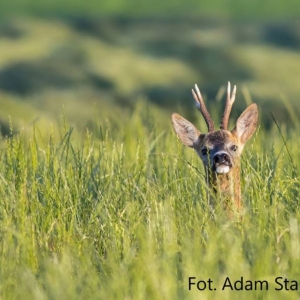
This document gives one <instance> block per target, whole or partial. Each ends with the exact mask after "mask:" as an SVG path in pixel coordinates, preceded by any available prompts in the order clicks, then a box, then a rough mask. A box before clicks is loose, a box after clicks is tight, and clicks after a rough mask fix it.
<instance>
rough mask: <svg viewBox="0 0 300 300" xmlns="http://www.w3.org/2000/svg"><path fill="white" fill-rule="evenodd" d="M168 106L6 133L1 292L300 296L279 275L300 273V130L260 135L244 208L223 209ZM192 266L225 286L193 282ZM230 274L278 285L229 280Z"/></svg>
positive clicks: (247, 160)
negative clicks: (89, 126)
mask: <svg viewBox="0 0 300 300" xmlns="http://www.w3.org/2000/svg"><path fill="white" fill-rule="evenodd" d="M156 117H157V116H156V114H155V113H152V112H151V111H149V110H147V108H146V107H143V106H141V107H139V108H137V109H136V110H135V112H134V113H133V114H132V116H131V119H130V121H126V123H125V124H124V123H121V120H120V121H119V122H120V123H119V124H117V123H115V124H114V123H110V122H107V123H103V124H95V126H94V128H95V130H94V132H93V133H90V132H86V134H85V135H84V136H83V137H80V135H79V134H78V132H77V133H76V132H74V130H72V129H68V126H66V125H65V126H64V125H62V126H60V128H59V130H58V131H60V133H61V134H60V135H56V134H52V133H51V130H49V134H48V135H45V134H43V135H40V134H39V131H38V125H36V126H37V127H34V128H33V129H32V133H31V134H30V137H28V136H27V135H26V134H23V133H22V132H21V133H20V134H19V135H15V136H13V137H12V138H7V139H3V141H2V142H1V155H0V165H1V172H0V199H1V201H0V240H1V243H0V260H1V261H0V297H1V299H275V298H276V299H298V298H299V291H298V292H297V291H276V290H274V288H275V285H274V284H273V282H274V278H275V277H277V276H282V277H284V278H285V277H286V278H289V279H290V280H292V279H293V280H298V282H299V280H300V271H299V259H300V242H299V221H300V213H299V205H298V199H299V197H298V195H299V192H300V188H299V163H298V161H297V158H298V157H299V142H298V141H297V131H296V130H295V129H286V128H284V127H281V128H280V130H281V134H282V136H281V135H280V134H279V130H278V128H277V127H276V126H274V128H273V129H271V130H270V131H268V132H267V131H265V129H264V128H260V129H259V131H258V132H257V133H256V135H255V137H254V138H252V140H251V141H250V142H249V143H248V145H247V146H246V150H245V153H244V155H243V161H242V168H243V170H242V174H243V182H242V183H243V201H244V206H245V211H244V213H243V218H242V220H237V219H235V218H231V219H230V218H229V217H228V215H227V214H226V213H225V212H224V211H223V210H222V205H217V207H216V208H215V210H214V211H212V210H211V208H210V207H209V205H208V202H207V198H206V185H205V180H204V177H203V169H202V166H201V163H200V160H199V159H198V158H197V157H196V155H195V154H194V153H193V152H192V151H191V150H189V149H187V148H184V147H183V146H182V145H181V144H180V143H179V141H178V140H177V139H176V137H175V134H174V133H173V132H172V129H171V126H170V127H167V128H163V127H161V126H160V125H158V123H157V122H156V121H155V120H156ZM166 117H167V116H166ZM115 122H118V121H115ZM117 125H118V126H117ZM121 125H122V126H121ZM116 128H117V129H118V130H116ZM283 139H284V140H283ZM288 153H289V154H288ZM191 276H195V277H197V279H198V280H200V279H203V280H208V279H209V278H211V279H212V280H213V281H214V287H216V289H217V290H216V291H209V290H205V291H201V292H200V291H197V289H195V288H194V287H193V288H192V290H191V291H189V289H188V278H189V277H191ZM227 276H229V277H230V279H232V280H237V279H240V277H241V276H243V277H244V278H245V280H246V279H248V280H267V281H269V283H270V285H269V290H268V291H230V290H222V285H223V283H224V280H225V278H226V277H227Z"/></svg>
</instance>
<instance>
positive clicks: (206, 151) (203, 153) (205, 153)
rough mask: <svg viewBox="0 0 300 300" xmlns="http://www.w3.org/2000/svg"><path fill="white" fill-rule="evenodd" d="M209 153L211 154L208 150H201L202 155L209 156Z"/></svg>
mask: <svg viewBox="0 0 300 300" xmlns="http://www.w3.org/2000/svg"><path fill="white" fill-rule="evenodd" d="M208 152H209V150H208V148H203V149H202V150H201V154H202V155H207V153H208Z"/></svg>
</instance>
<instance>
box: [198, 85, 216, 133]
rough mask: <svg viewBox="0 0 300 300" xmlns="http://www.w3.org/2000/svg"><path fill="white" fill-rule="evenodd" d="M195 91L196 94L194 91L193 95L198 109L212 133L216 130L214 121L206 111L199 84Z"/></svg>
mask: <svg viewBox="0 0 300 300" xmlns="http://www.w3.org/2000/svg"><path fill="white" fill-rule="evenodd" d="M195 90H196V93H195V91H194V90H193V89H192V93H193V96H194V99H195V101H196V107H197V108H198V110H199V111H200V112H201V114H202V116H203V118H204V120H205V122H206V125H207V128H208V132H212V131H214V130H215V125H214V121H213V119H212V118H211V116H210V114H209V112H208V111H207V109H206V106H205V104H204V101H203V98H202V96H201V93H200V90H199V88H198V86H197V84H195Z"/></svg>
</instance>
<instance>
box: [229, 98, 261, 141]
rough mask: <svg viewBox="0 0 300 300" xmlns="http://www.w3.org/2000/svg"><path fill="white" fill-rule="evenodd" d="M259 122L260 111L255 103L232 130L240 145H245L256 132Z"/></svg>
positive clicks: (241, 116) (247, 109)
mask: <svg viewBox="0 0 300 300" xmlns="http://www.w3.org/2000/svg"><path fill="white" fill-rule="evenodd" d="M257 122H258V110H257V105H256V104H255V103H252V104H250V105H249V106H248V107H247V108H246V109H245V110H244V112H243V113H242V114H241V115H240V117H239V118H238V120H237V122H236V126H235V128H234V129H233V130H232V133H234V134H235V135H236V136H237V138H238V139H239V141H240V143H242V144H245V143H246V142H247V141H248V140H249V139H250V138H251V136H252V135H253V133H254V132H255V130H256V127H257Z"/></svg>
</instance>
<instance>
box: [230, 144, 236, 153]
mask: <svg viewBox="0 0 300 300" xmlns="http://www.w3.org/2000/svg"><path fill="white" fill-rule="evenodd" d="M237 149H238V146H237V145H232V146H231V147H230V150H232V151H234V152H236V151H237Z"/></svg>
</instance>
